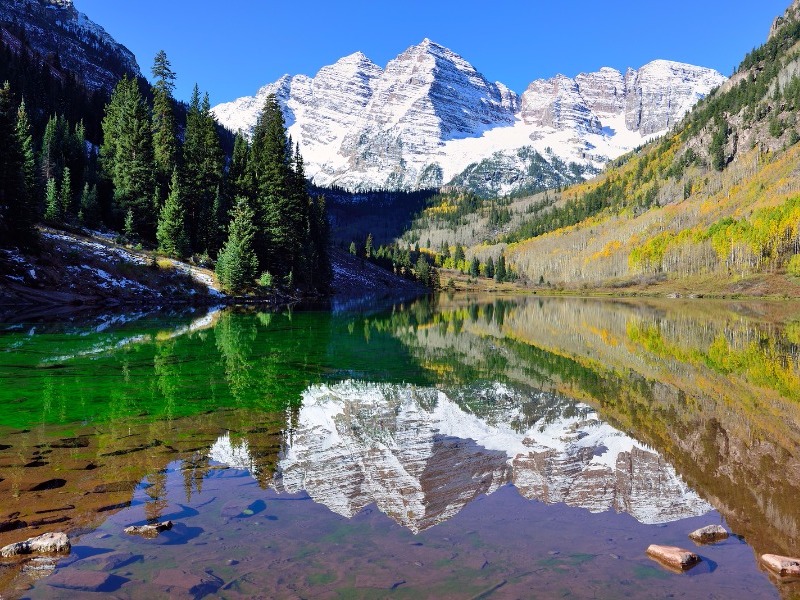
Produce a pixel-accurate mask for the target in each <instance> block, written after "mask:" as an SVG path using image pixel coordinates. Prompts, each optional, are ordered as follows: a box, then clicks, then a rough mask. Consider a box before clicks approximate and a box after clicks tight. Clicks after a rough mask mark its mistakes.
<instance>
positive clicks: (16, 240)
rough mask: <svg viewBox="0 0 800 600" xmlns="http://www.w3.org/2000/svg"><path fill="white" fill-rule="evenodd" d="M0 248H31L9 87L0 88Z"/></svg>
mask: <svg viewBox="0 0 800 600" xmlns="http://www.w3.org/2000/svg"><path fill="white" fill-rule="evenodd" d="M0 149H2V150H0V244H2V245H4V246H6V245H11V244H15V245H21V246H30V245H33V244H34V239H33V238H34V236H33V221H32V219H31V215H30V205H29V202H28V190H27V186H26V180H25V156H24V152H23V147H22V144H21V143H20V137H19V133H18V131H17V109H16V108H15V107H14V106H13V104H12V100H11V88H10V86H9V84H8V83H6V84H5V85H3V86H2V87H0Z"/></svg>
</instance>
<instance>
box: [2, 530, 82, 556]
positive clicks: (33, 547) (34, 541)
mask: <svg viewBox="0 0 800 600" xmlns="http://www.w3.org/2000/svg"><path fill="white" fill-rule="evenodd" d="M71 548H72V545H71V544H70V542H69V538H68V537H67V534H66V533H44V534H42V535H39V536H36V537H32V538H28V539H27V540H25V541H24V542H16V543H14V544H9V545H8V546H5V547H3V548H2V549H0V556H2V557H3V558H9V557H12V556H21V555H23V554H58V553H62V552H69V551H70V549H71Z"/></svg>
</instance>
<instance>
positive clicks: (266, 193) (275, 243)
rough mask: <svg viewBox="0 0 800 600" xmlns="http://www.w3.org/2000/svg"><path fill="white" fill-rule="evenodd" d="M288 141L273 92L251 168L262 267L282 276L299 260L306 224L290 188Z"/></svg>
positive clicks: (255, 139)
mask: <svg viewBox="0 0 800 600" xmlns="http://www.w3.org/2000/svg"><path fill="white" fill-rule="evenodd" d="M287 143H288V140H287V137H286V127H285V125H284V121H283V113H282V112H281V108H280V106H279V105H278V101H277V99H276V98H275V95H274V94H271V95H270V96H269V97H268V98H267V100H266V103H265V105H264V109H263V110H262V111H261V114H260V115H259V118H258V121H257V122H256V126H255V128H254V130H253V142H252V145H251V148H250V160H249V162H248V168H249V171H250V178H251V180H252V182H253V184H254V200H255V202H254V208H255V215H256V223H257V229H258V235H257V237H256V246H255V247H256V255H257V256H258V260H259V264H260V265H261V268H262V269H266V270H268V271H270V272H271V273H273V274H274V275H277V276H281V277H283V276H285V275H287V274H288V273H289V272H290V271H292V269H293V268H294V266H295V263H296V262H297V261H296V259H297V257H298V255H299V254H300V247H299V246H300V240H299V239H297V238H298V232H299V231H300V230H301V228H302V222H300V223H298V221H300V220H301V218H302V211H301V210H300V209H299V207H297V206H296V198H295V197H294V195H293V194H292V193H291V190H290V182H291V179H292V174H291V172H290V171H291V169H290V167H289V162H290V161H289V155H288V153H287Z"/></svg>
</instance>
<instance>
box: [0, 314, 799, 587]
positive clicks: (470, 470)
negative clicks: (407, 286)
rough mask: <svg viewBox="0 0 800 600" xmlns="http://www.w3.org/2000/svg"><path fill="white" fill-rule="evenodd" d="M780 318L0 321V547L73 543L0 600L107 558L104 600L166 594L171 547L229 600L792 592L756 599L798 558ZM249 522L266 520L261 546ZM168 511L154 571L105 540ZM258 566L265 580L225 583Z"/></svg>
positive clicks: (27, 568) (791, 421)
mask: <svg viewBox="0 0 800 600" xmlns="http://www.w3.org/2000/svg"><path fill="white" fill-rule="evenodd" d="M796 315H800V310H798V307H797V306H796V305H792V304H789V303H775V304H769V303H739V304H731V303H722V302H718V303H717V302H657V301H625V302H617V301H614V302H612V301H605V300H585V299H562V298H553V299H536V298H534V299H530V300H514V301H509V300H495V299H492V300H490V301H485V302H482V301H480V300H478V301H471V300H465V299H458V298H456V299H454V300H448V299H446V298H442V299H440V300H439V301H438V302H431V301H428V300H423V301H419V302H416V303H412V304H410V305H402V306H396V307H393V308H391V309H388V310H387V309H379V310H376V311H374V312H363V313H359V314H348V313H341V314H331V313H324V312H302V311H285V312H283V313H264V312H258V311H253V310H244V311H240V310H228V309H225V310H218V311H212V312H211V313H208V314H191V315H167V316H157V315H155V316H154V315H144V314H140V315H127V316H123V315H112V316H101V317H98V318H97V319H95V320H94V321H93V322H91V323H85V324H83V323H81V322H79V321H74V322H73V321H70V322H51V323H37V324H29V323H25V324H10V325H8V326H0V409H2V410H0V434H2V438H0V544H6V543H10V542H12V541H17V540H19V539H25V538H26V537H30V536H32V535H36V534H38V533H42V532H43V531H49V530H64V531H67V532H68V533H69V534H70V535H71V536H73V539H74V540H75V541H76V544H77V546H76V547H77V550H76V552H74V553H73V555H72V556H71V557H70V558H69V559H68V560H66V561H62V562H61V563H59V565H58V570H57V571H56V572H55V574H54V575H53V576H52V577H51V576H49V575H48V576H47V577H45V578H44V579H42V580H41V583H36V580H37V578H38V577H41V576H42V575H47V574H48V573H53V571H54V569H55V568H56V564H55V562H54V561H51V562H50V563H48V565H44V566H42V565H38V564H37V565H33V563H30V562H26V561H20V562H13V563H2V564H0V595H2V596H3V597H6V596H8V597H15V596H20V595H25V596H28V595H30V596H32V597H53V596H54V595H55V596H56V597H57V596H58V594H59V593H61V592H63V588H59V587H53V586H56V584H58V582H59V581H60V580H59V577H62V580H63V577H66V576H67V575H69V574H70V573H78V574H80V573H83V572H85V571H87V570H92V569H94V570H97V569H98V568H99V567H98V565H99V564H100V563H98V562H97V561H98V560H99V559H94V560H95V562H94V563H92V562H91V560H90V559H89V557H90V556H91V555H92V553H97V552H100V550H101V549H102V552H112V553H114V554H113V556H116V555H117V554H119V553H123V554H124V553H128V554H130V555H131V556H134V557H137V556H144V557H145V558H143V559H141V560H142V561H143V562H141V561H140V562H135V563H134V564H128V563H125V561H122V562H121V563H120V562H119V561H118V562H117V563H114V562H113V561H111V562H108V561H107V562H103V565H106V567H108V569H109V573H112V574H113V575H114V577H118V578H119V579H113V580H111V581H116V584H117V585H118V586H119V589H116V588H115V590H114V593H115V594H116V595H118V596H119V597H134V598H135V597H141V596H142V594H151V595H153V594H154V595H156V596H158V595H159V594H164V593H167V592H169V589H167V588H169V586H166V587H164V586H163V585H162V586H161V587H158V586H157V585H156V584H154V583H153V582H154V581H168V580H172V579H174V578H177V579H180V578H179V577H177V575H176V573H172V572H170V573H169V574H167V575H164V574H163V573H161V574H158V573H155V572H154V571H153V569H155V570H156V571H157V570H158V569H159V568H161V567H159V565H162V564H178V565H179V568H180V569H183V570H184V571H187V572H188V571H192V569H195V570H196V568H195V567H194V566H192V565H195V563H185V564H184V563H183V562H182V560H184V559H182V558H181V556H183V555H181V554H180V550H181V548H183V550H184V551H185V550H186V549H187V548H188V547H191V548H192V552H193V553H194V552H199V553H200V554H198V556H199V557H200V558H198V559H197V561H196V565H205V566H203V567H202V569H201V571H202V572H203V573H209V572H211V571H213V572H214V573H215V575H214V577H216V578H217V579H219V582H217V583H218V584H219V585H217V583H213V585H212V584H209V585H210V586H211V587H209V588H203V589H206V590H207V593H212V592H213V591H214V590H216V591H217V592H220V595H225V594H223V593H222V592H221V591H220V590H222V589H234V587H236V586H238V588H237V589H240V596H241V595H243V596H244V597H247V594H248V593H249V592H246V591H244V590H256V589H260V588H259V587H258V586H261V587H262V588H263V589H272V590H273V591H272V592H271V593H268V594H267V595H273V596H276V597H280V596H286V595H291V593H295V592H296V593H297V594H299V595H303V596H306V597H328V596H326V595H325V594H322V593H319V592H320V589H319V588H316V587H314V586H315V585H317V584H316V583H314V582H316V581H325V582H328V584H326V585H328V587H329V588H330V589H331V590H334V591H335V590H344V591H343V592H342V593H350V592H352V593H354V594H355V593H356V590H360V591H364V590H372V591H373V592H374V594H373V593H372V592H370V593H366V592H365V594H366V595H367V596H370V595H373V596H381V594H384V592H386V590H391V589H393V588H392V586H396V585H399V586H400V587H399V589H403V588H407V591H408V593H409V594H411V593H412V590H414V591H415V592H417V593H418V592H420V590H429V592H426V593H433V591H431V590H438V592H437V593H439V592H441V593H440V596H441V597H463V596H464V594H465V593H466V591H469V592H470V593H471V594H473V595H479V594H481V593H483V592H485V591H486V589H491V588H492V587H493V586H495V585H498V581H499V582H503V581H505V582H506V583H504V584H503V586H504V587H503V589H504V590H506V593H508V594H512V592H511V591H509V590H518V589H519V590H523V589H530V588H529V587H528V588H526V587H525V586H526V585H527V586H529V585H530V583H531V580H530V579H529V575H524V573H528V572H529V571H530V573H534V574H535V577H534V579H536V581H537V583H536V585H538V586H542V588H541V589H543V590H549V591H548V592H547V593H551V592H552V594H559V593H561V592H565V593H566V591H570V592H571V593H573V595H576V596H578V597H587V596H591V595H592V594H594V595H598V594H599V595H600V596H606V597H616V594H617V593H618V592H619V593H621V588H620V587H619V586H620V585H633V587H631V588H625V590H624V591H625V592H626V594H625V595H628V596H630V597H653V595H654V594H655V595H659V594H662V592H663V594H666V593H684V594H688V595H689V596H696V595H698V594H699V593H700V592H701V591H702V593H703V594H704V595H708V593H709V591H710V589H711V587H713V589H715V590H717V591H718V592H720V593H723V592H724V590H726V589H728V590H729V591H730V593H732V594H734V595H735V594H736V593H737V590H739V591H741V590H747V593H748V594H749V595H750V596H752V597H775V595H776V594H778V595H780V596H782V597H785V598H791V597H793V595H797V589H796V586H793V585H786V584H779V585H777V587H772V586H771V585H766V587H764V586H765V584H766V583H767V579H766V577H765V576H764V575H762V574H761V572H760V571H759V569H758V567H757V564H756V560H755V556H754V555H757V554H761V553H764V552H774V553H778V554H787V555H797V554H800V542H799V539H800V536H799V535H798V533H800V529H799V527H798V525H799V524H800V508H798V503H797V502H796V498H797V497H798V496H800V367H799V366H798V365H799V361H800V350H799V348H800V333H798V332H800V325H798V323H800V319H798V318H797V316H796ZM223 465H227V466H228V467H230V468H223ZM246 474H249V475H252V479H251V478H249V477H246V476H245V475H246ZM282 500H286V502H284V503H283V504H281V503H280V502H281V501H282ZM295 500H297V502H294V501H295ZM310 500H313V501H314V502H311V501H310ZM530 500H534V501H535V502H530ZM290 501H291V502H290ZM265 503H266V504H265ZM265 507H266V508H265ZM373 507H375V508H376V509H377V510H375V511H373ZM572 507H575V508H572ZM583 509H585V510H583ZM249 515H260V516H258V517H257V518H258V519H259V521H258V522H259V523H262V524H265V523H271V525H270V527H271V529H270V532H271V533H270V534H269V535H270V537H269V539H270V540H271V542H270V543H271V544H273V545H271V546H269V548H271V549H270V550H269V551H268V552H267V551H266V550H264V549H263V547H262V546H263V541H264V539H265V538H264V537H263V536H264V534H262V533H260V531H261V530H260V529H258V528H257V527H256V528H254V527H251V526H247V525H246V524H245V522H244V521H243V519H245V518H250V516H249ZM267 517H269V518H267ZM273 517H274V519H273ZM162 518H174V519H175V520H176V521H177V522H178V525H177V528H176V530H175V532H174V533H172V534H170V536H172V537H170V536H167V537H165V538H164V540H165V541H163V542H158V543H151V542H146V543H147V544H148V552H146V553H144V554H143V553H142V551H141V550H142V549H141V548H138V549H137V546H136V544H142V543H145V542H141V541H136V540H131V539H128V538H126V537H125V536H123V535H122V534H121V533H120V532H121V529H122V527H123V526H124V525H127V524H131V523H134V522H145V521H148V520H150V521H153V520H158V519H162ZM255 519H256V517H253V523H256V521H255ZM720 520H721V521H723V522H724V523H725V524H726V525H727V526H728V527H729V528H730V529H732V530H733V532H735V533H736V534H739V536H741V537H738V538H737V537H734V538H732V539H731V541H729V542H727V543H726V544H722V545H721V546H715V547H710V548H707V549H703V551H702V553H703V555H704V556H705V557H706V558H707V559H708V560H707V561H706V562H705V563H704V564H705V565H706V567H704V568H705V570H702V569H699V570H698V569H696V570H694V571H693V572H692V575H691V576H690V577H688V578H679V579H677V580H674V579H672V580H670V579H667V580H664V581H663V583H662V582H661V581H660V579H658V578H659V577H660V571H659V570H658V568H657V567H654V566H652V565H651V564H650V563H649V561H648V560H647V559H646V558H645V557H644V555H643V550H644V548H646V547H647V545H648V544H649V543H673V544H678V545H686V544H687V543H688V542H687V540H686V537H685V536H686V533H688V531H689V530H691V529H692V528H695V527H696V526H700V525H705V524H708V522H714V521H720ZM231 528H232V529H231ZM396 528H397V529H396ZM401 530H402V532H401ZM94 532H97V533H98V535H101V536H102V537H93V536H94V535H95V533H94ZM403 532H404V533H403ZM190 534H191V535H190ZM473 535H474V537H470V536H473ZM408 536H411V537H408ZM229 538H230V540H231V541H230V542H228V541H226V542H225V543H223V544H222V545H220V546H219V547H218V548H217V547H216V546H215V544H216V542H215V540H216V539H225V540H228V539H229ZM342 540H349V541H347V542H346V543H345V542H343V541H342ZM532 540H536V542H535V544H533V545H531V544H532V543H533V542H532ZM745 541H746V544H745V543H744V542H745ZM187 544H188V546H187ZM342 544H344V546H343V545H342ZM348 544H349V545H348ZM418 544H424V545H425V549H423V548H422V547H421V546H419V545H418ZM203 545H206V546H205V549H202V548H200V547H203ZM196 546H199V547H196ZM434 548H435V551H434V550H433V549H434ZM554 548H557V550H554ZM201 550H202V551H201ZM428 550H430V552H431V554H430V556H429V560H422V559H421V558H420V557H422V556H423V555H425V552H427V551H428ZM262 552H267V554H268V555H269V556H270V557H271V558H270V561H271V562H269V563H268V564H269V569H266V567H265V565H266V564H267V563H264V564H261V563H259V569H260V572H263V574H260V575H256V574H254V573H255V572H250V571H248V572H247V573H244V572H243V571H242V568H239V567H236V568H234V567H231V568H229V569H227V570H226V568H222V567H220V565H221V564H224V563H225V561H227V560H228V559H227V558H226V555H229V554H233V555H236V556H237V557H239V558H237V560H240V562H241V563H242V565H245V564H247V563H246V562H245V559H244V558H242V557H243V556H251V557H252V556H258V555H260V553H262ZM549 552H557V553H558V552H564V553H567V552H568V553H569V556H570V557H572V558H569V560H567V559H566V558H565V559H564V560H561V559H556V558H553V557H554V556H558V554H548V553H549ZM308 553H311V554H308ZM348 553H349V554H348ZM387 553H388V554H387ZM304 556H317V557H318V558H317V559H314V560H316V562H314V560H312V561H311V562H308V563H306V562H305V561H304V560H301V558H302V557H304ZM387 556H394V557H395V558H394V559H391V560H389V559H387V558H386V557H387ZM565 556H566V554H565ZM481 557H483V558H481ZM602 557H606V558H602ZM608 557H616V558H613V561H615V562H613V563H610V564H606V562H605V561H607V560H609V559H608ZM251 560H253V559H252V558H248V559H247V561H251ZM265 560H266V559H265ZM387 560H389V562H388V563H386V561H387ZM137 561H139V559H137ZM170 561H172V562H170ZM365 561H366V562H365ZM101 562H102V561H101ZM417 562H419V563H423V564H424V567H418V566H415V565H416V563H417ZM112 563H113V564H122V563H125V566H124V567H119V568H111V567H109V566H108V565H111V564H112ZM323 563H324V564H323ZM484 563H485V564H484ZM529 563H532V564H534V565H535V568H533V570H530V569H528V565H529ZM601 563H602V564H601ZM362 564H363V566H362ZM137 565H139V566H137ZM402 565H405V566H402ZM486 565H490V566H486ZM45 567H46V568H45ZM106 567H102V568H101V569H100V570H101V571H102V570H103V569H105V568H106ZM323 567H324V569H323ZM406 567H407V568H406ZM197 568H200V567H197ZM318 568H319V569H323V571H324V573H322V571H320V572H316V571H314V569H318ZM203 569H204V570H203ZM265 569H266V570H265ZM325 569H327V570H325ZM363 569H368V570H371V571H370V572H371V573H373V575H369V576H368V575H365V574H364V571H363ZM381 569H383V571H381ZM526 569H528V570H526ZM173 570H174V569H173ZM192 572H194V571H192ZM378 572H381V573H383V575H381V576H380V577H379V576H378V575H376V574H375V573H378ZM270 573H273V574H275V575H274V577H275V579H274V581H273V580H272V579H270V578H269V575H270ZM455 573H457V575H455ZM278 574H280V575H278ZM589 575H591V578H592V580H593V581H594V582H596V585H595V587H594V588H592V586H588V587H585V586H584V587H581V586H580V585H579V583H580V581H579V576H589ZM159 577H160V578H161V579H159ZM197 577H199V578H200V579H203V577H206V575H203V574H202V573H200V574H197ZM209 577H210V576H209ZM530 577H533V575H530ZM493 578H499V579H497V580H496V581H495V580H494V579H493ZM569 578H575V579H574V581H572V582H570V583H567V579H569ZM217 579H214V580H213V581H217ZM123 580H125V581H127V582H125V581H123ZM245 580H249V581H251V583H250V584H248V585H252V586H253V587H251V588H248V587H247V586H245V584H244V583H242V582H243V581H245ZM209 581H211V580H209ZM234 581H236V582H238V583H236V584H235V585H234ZM286 581H293V582H295V583H293V584H292V585H293V586H295V587H291V586H289V587H285V582H286ZM401 581H402V582H405V583H402V584H400V583H399V582H401ZM493 581H494V583H492V582H493ZM48 582H52V585H51V583H48ZM281 582H284V583H281ZM298 582H299V583H298ZM626 582H627V583H626ZM631 582H633V583H631ZM32 584H33V585H34V589H33V590H32V591H30V592H28V591H27V587H28V586H30V585H32ZM273 584H274V586H275V587H274V588H271V587H270V586H272V585H273ZM639 584H641V587H637V586H639ZM104 585H105V584H104ZM159 585H161V584H159ZM384 585H385V587H384ZM154 586H155V587H154ZM215 586H216V587H215ZM222 586H234V587H231V588H224V587H222ZM281 586H284V587H281ZM112 587H113V586H112ZM201 587H202V586H201ZM198 589H199V588H198ZM326 589H328V588H326ZM54 590H55V591H54ZM59 590H60V591H59ZM103 590H105V591H110V588H109V589H106V588H103ZM208 590H211V591H208ZM292 590H294V591H292ZM348 590H349V591H348ZM380 590H384V591H383V592H381V591H380ZM592 590H593V591H592ZM101 591H102V590H101ZM173 591H174V590H173ZM169 593H172V592H169ZM253 593H255V592H253ZM359 593H360V592H359ZM514 593H517V594H518V595H519V594H522V595H523V596H524V595H525V594H524V593H522V592H514ZM543 593H545V592H543ZM663 594H662V595H663ZM228 595H230V596H231V597H234V596H235V594H232V593H231V594H228ZM329 595H330V594H329ZM384 595H385V594H384ZM423 595H424V594H423ZM502 595H503V594H500V596H501V597H502ZM512 595H513V594H512Z"/></svg>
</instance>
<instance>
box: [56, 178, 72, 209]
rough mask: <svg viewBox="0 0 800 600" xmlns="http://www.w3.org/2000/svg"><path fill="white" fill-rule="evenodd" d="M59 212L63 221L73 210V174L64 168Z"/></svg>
mask: <svg viewBox="0 0 800 600" xmlns="http://www.w3.org/2000/svg"><path fill="white" fill-rule="evenodd" d="M58 204H59V212H60V213H61V220H62V221H63V220H64V219H66V218H67V216H68V215H69V213H70V210H71V208H72V172H71V171H70V168H69V167H64V175H63V177H62V178H61V188H60V190H59V199H58Z"/></svg>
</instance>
